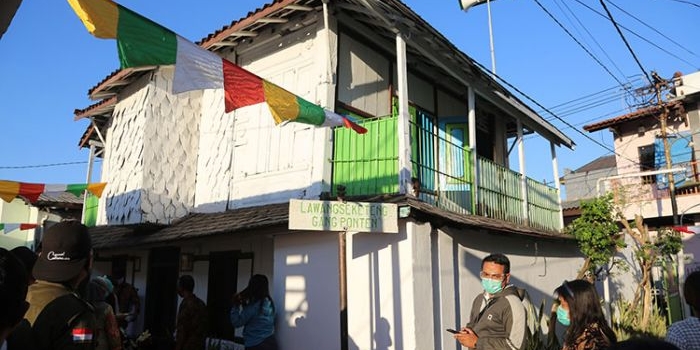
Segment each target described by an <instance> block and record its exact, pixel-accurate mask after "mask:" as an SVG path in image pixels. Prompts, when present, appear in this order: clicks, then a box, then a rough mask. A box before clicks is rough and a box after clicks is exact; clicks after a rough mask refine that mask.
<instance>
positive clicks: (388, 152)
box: [331, 109, 561, 231]
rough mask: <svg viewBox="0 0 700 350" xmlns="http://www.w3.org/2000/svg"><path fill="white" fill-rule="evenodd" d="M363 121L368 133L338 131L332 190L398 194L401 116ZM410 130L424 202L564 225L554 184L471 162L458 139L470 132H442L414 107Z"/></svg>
mask: <svg viewBox="0 0 700 350" xmlns="http://www.w3.org/2000/svg"><path fill="white" fill-rule="evenodd" d="M361 123H362V125H363V126H364V127H366V128H367V129H368V131H369V132H368V133H367V134H365V135H358V134H356V133H354V132H352V131H351V130H348V129H344V128H337V129H336V130H335V135H334V136H335V138H334V151H333V159H332V160H331V161H332V165H333V170H332V171H333V177H332V179H333V180H332V181H333V184H332V185H333V186H332V188H333V191H334V192H335V191H336V185H343V186H345V191H346V195H347V196H372V195H381V194H396V193H399V167H398V164H399V163H398V161H399V157H398V154H399V149H398V135H397V118H396V116H395V115H394V116H386V117H381V118H375V119H366V120H364V121H361ZM410 133H411V144H410V147H411V164H412V169H411V176H412V177H414V178H415V179H417V180H419V181H420V192H419V195H418V198H419V199H421V200H423V201H424V202H427V203H430V204H432V205H434V206H436V207H439V208H442V209H445V210H448V211H452V212H455V213H460V214H464V215H481V216H486V217H490V218H494V219H500V220H504V221H509V222H512V223H516V224H520V225H526V226H530V227H533V228H537V229H542V230H547V231H559V230H560V229H561V211H560V205H559V191H558V190H557V189H556V188H553V187H550V186H547V185H546V184H543V183H540V182H537V181H535V180H533V179H530V178H526V177H523V175H522V174H520V173H518V172H515V171H513V170H510V169H508V168H506V167H504V166H502V165H499V164H496V163H494V162H492V161H490V160H488V159H485V158H483V157H476V162H477V164H476V167H473V166H472V151H471V149H470V148H469V146H468V144H467V143H466V139H465V137H461V135H466V133H462V132H461V131H459V130H457V131H455V130H452V131H450V130H444V129H443V128H442V126H440V125H438V126H436V125H435V123H434V118H432V117H430V116H429V115H426V114H424V113H422V112H420V111H416V110H413V109H412V110H411V123H410ZM474 169H476V176H474V174H473V172H474ZM475 182H476V183H475ZM523 182H524V183H523ZM523 186H525V191H523ZM523 192H525V195H524V193H523ZM524 197H525V198H524Z"/></svg>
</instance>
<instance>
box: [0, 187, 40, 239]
mask: <svg viewBox="0 0 700 350" xmlns="http://www.w3.org/2000/svg"><path fill="white" fill-rule="evenodd" d="M45 215H46V214H42V213H41V212H39V209H38V208H36V207H33V206H31V205H27V203H26V202H25V201H24V200H23V199H21V198H15V199H13V200H12V201H11V202H10V203H7V202H5V201H3V200H0V223H8V224H9V223H13V224H32V223H37V224H41V222H42V219H43V217H44V216H45ZM35 231H36V229H31V230H20V229H16V230H13V231H9V230H7V229H5V230H3V231H0V247H2V248H5V249H12V248H15V247H18V246H26V247H30V248H33V247H34V243H35V242H34V232H35Z"/></svg>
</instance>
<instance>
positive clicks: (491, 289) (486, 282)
mask: <svg viewBox="0 0 700 350" xmlns="http://www.w3.org/2000/svg"><path fill="white" fill-rule="evenodd" d="M481 286H482V287H484V290H485V291H486V293H489V294H496V293H498V292H500V291H501V290H503V281H499V280H492V279H490V278H482V279H481Z"/></svg>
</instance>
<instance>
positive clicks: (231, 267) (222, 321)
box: [207, 251, 253, 340]
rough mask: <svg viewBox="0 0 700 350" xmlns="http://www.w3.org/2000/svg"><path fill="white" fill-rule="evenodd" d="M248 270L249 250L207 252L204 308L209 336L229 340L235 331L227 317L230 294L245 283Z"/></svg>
mask: <svg viewBox="0 0 700 350" xmlns="http://www.w3.org/2000/svg"><path fill="white" fill-rule="evenodd" d="M252 272H253V254H252V253H241V252H240V251H223V252H211V253H209V283H208V291H207V309H208V310H209V332H210V335H211V337H213V338H219V339H227V340H233V338H234V335H235V332H234V331H235V330H234V328H233V326H232V325H231V321H230V317H229V311H230V310H231V297H232V296H233V295H234V294H235V293H236V292H238V291H240V290H242V289H243V288H245V287H246V286H247V285H248V280H250V276H252ZM239 333H240V332H239Z"/></svg>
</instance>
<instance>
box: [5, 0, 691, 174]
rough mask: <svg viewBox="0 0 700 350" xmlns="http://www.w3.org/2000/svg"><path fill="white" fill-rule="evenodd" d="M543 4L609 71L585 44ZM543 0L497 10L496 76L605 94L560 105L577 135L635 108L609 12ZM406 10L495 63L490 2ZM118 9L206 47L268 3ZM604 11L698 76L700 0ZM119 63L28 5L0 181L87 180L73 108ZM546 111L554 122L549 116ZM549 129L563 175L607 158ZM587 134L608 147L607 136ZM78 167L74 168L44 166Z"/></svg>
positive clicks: (624, 2) (67, 15)
mask: <svg viewBox="0 0 700 350" xmlns="http://www.w3.org/2000/svg"><path fill="white" fill-rule="evenodd" d="M537 1H539V3H540V4H542V6H544V7H545V8H546V9H547V10H548V11H550V12H551V13H552V15H553V16H554V17H555V18H556V19H557V20H559V21H560V22H561V23H562V25H563V26H564V27H565V28H567V30H568V31H569V32H570V33H572V34H573V35H574V36H575V37H576V38H577V39H578V40H579V41H580V42H581V43H582V44H584V46H586V47H587V49H588V50H589V51H590V52H591V53H592V54H593V55H594V56H595V57H596V58H598V60H599V61H600V62H601V63H602V65H604V66H605V67H606V68H607V70H608V71H609V72H610V73H608V72H606V69H604V68H602V67H601V65H599V64H598V63H596V61H595V60H594V59H592V58H591V57H590V56H589V55H588V54H587V53H586V52H585V51H584V50H583V49H582V48H580V47H579V46H578V45H577V44H576V43H575V42H574V40H572V39H571V38H570V37H569V36H568V35H567V34H566V33H565V32H564V30H562V29H561V28H560V27H559V26H558V25H557V24H556V23H555V22H554V21H553V20H552V19H551V18H550V17H549V16H548V15H547V14H546V13H545V11H543V10H542V9H541V8H540V7H539V6H538V4H537ZM537 1H535V0H495V1H493V2H492V3H491V12H492V20H493V30H494V42H495V56H496V71H497V73H498V75H499V76H501V77H503V78H504V79H506V80H507V81H509V82H510V83H512V84H513V85H515V86H517V87H518V88H519V89H521V90H522V91H524V92H525V93H526V94H528V95H529V96H531V97H532V98H534V99H535V100H536V101H538V102H539V103H540V104H542V105H543V106H545V107H548V108H553V107H555V106H558V105H560V104H562V103H565V102H567V101H571V100H575V99H578V98H581V97H583V96H588V95H591V94H595V93H599V92H601V91H603V90H605V92H604V93H601V94H596V95H594V96H592V97H590V98H589V100H588V102H589V103H590V104H592V105H597V104H602V105H600V106H597V107H592V106H580V105H579V106H571V105H569V108H564V107H558V108H554V109H553V110H554V111H555V112H557V113H559V114H560V116H562V118H563V119H564V120H566V122H567V123H569V124H571V125H574V126H576V127H577V128H578V129H579V130H581V127H582V126H583V125H584V124H589V123H591V122H594V121H597V120H601V119H607V118H610V117H613V116H615V115H619V114H622V113H625V112H627V111H628V108H629V102H630V101H631V100H630V99H625V98H624V97H623V96H622V94H621V93H620V91H619V90H620V87H619V84H618V81H616V80H619V81H620V82H622V83H627V82H630V83H632V84H633V86H634V87H639V86H641V85H643V84H644V81H643V80H641V79H642V78H641V75H640V74H641V73H642V71H641V69H640V68H639V66H638V65H637V63H635V61H634V59H633V58H632V56H631V54H630V53H629V51H628V50H627V49H626V48H625V46H624V44H623V42H622V41H621V39H620V37H619V35H618V34H617V32H616V31H615V29H614V27H613V26H612V24H611V23H610V22H609V21H608V20H606V19H605V18H603V17H602V16H600V15H599V14H596V13H595V12H594V11H593V10H595V11H598V12H599V13H603V14H604V13H605V12H604V10H603V9H602V7H601V5H600V2H599V1H594V0H537ZM405 2H406V3H407V4H408V5H409V6H410V7H411V8H412V9H413V10H415V11H416V12H417V13H418V14H419V15H420V16H422V17H423V18H424V19H425V20H426V21H428V22H429V23H431V24H432V25H433V26H434V27H435V28H436V29H437V30H438V31H440V32H442V33H443V34H444V35H445V36H446V37H447V38H448V39H450V40H451V41H452V42H453V43H454V44H455V45H456V46H457V47H458V48H459V49H461V50H462V51H464V52H465V53H467V55H469V56H471V57H472V58H474V59H475V60H476V61H478V62H480V63H481V64H483V65H484V66H486V67H490V66H491V59H490V51H489V39H488V38H489V36H488V25H487V8H486V6H485V5H481V6H477V7H474V8H472V9H470V10H469V11H468V12H462V11H460V9H459V5H458V1H457V0H432V1H428V0H405ZM120 3H121V4H122V5H124V6H126V7H129V8H131V9H132V10H134V11H136V12H139V13H141V14H142V15H144V16H146V17H149V18H151V19H153V20H154V21H156V22H158V23H160V24H162V25H164V26H166V27H168V28H170V29H172V30H174V31H175V32H177V33H179V34H180V35H182V36H184V37H186V38H188V39H190V40H192V41H198V40H199V39H201V38H203V37H205V36H206V35H208V34H210V33H212V32H214V31H215V30H216V29H219V28H221V27H222V26H225V25H228V24H229V23H231V21H233V20H237V19H239V18H241V17H242V16H245V15H246V14H247V13H248V12H249V11H252V10H254V9H255V8H257V7H260V6H262V5H263V4H264V3H265V2H264V1H262V0H255V1H253V0H235V1H231V0H226V1H222V0H209V1H204V2H191V1H167V2H166V1H153V0H151V1H136V0H124V1H121V2H120ZM581 3H583V4H586V5H588V6H589V7H590V8H591V9H593V10H591V9H589V8H586V7H584V6H582V5H581ZM606 4H607V5H608V8H609V9H610V11H611V12H612V14H613V16H614V17H615V19H616V20H617V21H618V22H619V23H620V24H622V25H623V26H625V27H627V28H629V29H631V30H632V31H634V32H635V33H636V34H637V35H639V36H641V37H643V38H645V39H646V40H648V41H650V42H651V43H653V44H655V45H657V46H659V47H661V48H663V49H664V50H667V51H668V52H669V53H670V54H669V53H665V52H663V51H662V50H661V49H659V48H656V47H654V46H653V45H652V44H650V43H648V42H645V41H644V40H643V39H640V38H639V37H637V36H636V35H635V34H631V33H629V32H627V31H624V30H623V33H624V34H625V36H626V38H627V39H628V40H629V42H630V45H631V47H632V49H633V50H634V52H635V53H636V55H637V57H638V58H639V60H640V62H641V64H642V66H643V67H644V69H645V70H646V71H647V72H648V71H650V70H656V71H657V72H658V73H659V74H660V75H661V76H662V77H666V78H669V77H671V76H672V75H673V72H675V71H681V72H683V73H691V72H694V71H697V70H699V69H700V57H699V56H698V55H700V40H698V38H697V33H698V32H700V24H699V23H700V22H698V21H697V18H699V17H700V0H612V2H611V1H609V0H606ZM618 7H619V8H622V9H623V10H624V11H625V12H627V13H625V12H623V11H621V10H620V9H618ZM630 15H632V16H634V17H632V16H630ZM635 17H636V19H635ZM638 20H641V22H640V21H638ZM642 22H644V23H645V24H646V25H649V26H651V27H652V28H654V29H655V30H657V31H659V32H661V33H662V34H663V35H665V36H667V37H669V38H670V39H672V40H673V41H675V43H674V42H673V41H670V40H669V39H667V38H664V37H663V36H662V35H660V34H659V33H656V32H655V31H654V30H652V29H650V28H648V27H647V26H645V24H643V23H642ZM601 48H602V49H601ZM674 56H677V57H674ZM684 61H687V62H684ZM118 66H119V64H118V61H117V52H116V44H115V41H114V40H102V39H97V38H94V37H93V36H91V35H90V34H88V32H87V31H86V30H85V28H84V27H83V25H82V24H81V23H80V21H79V20H78V18H77V17H76V16H75V14H74V13H73V12H72V10H71V8H70V6H69V5H68V3H67V2H66V1H57V0H25V1H24V2H23V3H22V5H21V6H20V8H19V10H18V11H17V14H16V15H15V18H14V20H13V21H12V24H11V25H10V27H9V29H8V30H7V32H6V33H5V34H4V36H3V37H2V38H1V39H0V77H1V81H2V83H1V84H0V105H1V106H2V108H0V121H1V124H0V125H1V126H2V127H1V129H2V137H1V138H0V149H2V150H3V151H2V154H1V155H0V179H5V180H14V181H23V182H44V183H78V182H84V181H85V179H86V170H87V164H86V162H87V158H88V152H87V150H86V149H83V150H79V149H78V146H77V144H78V141H79V139H80V136H81V135H82V133H83V132H84V131H85V129H86V127H87V126H88V121H87V120H80V121H73V110H74V109H76V108H78V109H80V108H84V107H87V106H89V105H91V104H93V103H95V101H90V100H89V99H88V98H87V91H88V90H89V89H90V88H91V87H93V86H94V85H95V84H97V83H98V82H99V81H101V80H102V79H103V78H104V77H106V76H107V75H108V74H110V73H111V72H113V71H114V70H115V69H116V68H118ZM613 76H615V78H613ZM616 86H617V87H616ZM525 102H527V103H528V104H530V105H531V106H532V107H533V109H535V110H536V111H539V110H540V108H539V107H537V106H535V105H534V104H533V103H531V102H529V101H527V100H525ZM577 109H581V111H576V110H577ZM543 115H544V116H545V117H547V118H550V116H549V115H547V114H546V113H544V114H543ZM552 123H553V124H554V125H555V126H557V127H559V128H561V129H562V130H563V131H564V132H565V133H566V134H567V135H569V136H570V137H571V138H572V139H574V141H575V142H576V143H577V147H576V149H575V151H570V150H567V149H559V150H558V155H559V165H560V166H559V168H560V174H561V173H562V172H563V169H564V168H571V169H575V168H578V167H580V166H582V165H583V164H585V163H587V162H589V161H591V160H593V159H595V158H597V157H599V156H602V155H605V154H609V153H610V152H609V151H608V150H606V149H604V148H602V147H600V146H598V145H596V144H595V143H594V142H592V141H590V140H588V139H586V138H585V137H584V136H582V135H581V134H579V133H578V132H576V131H575V130H572V129H570V128H568V127H567V126H566V125H565V124H564V123H563V122H561V121H559V120H557V119H554V120H553V121H552ZM586 134H588V133H586ZM589 135H590V136H591V137H592V138H594V139H595V140H597V141H599V142H601V143H603V144H607V145H608V146H609V148H611V149H612V139H611V137H610V134H609V133H608V132H607V131H602V132H598V133H594V134H589ZM526 150H527V152H526V164H527V173H528V175H529V176H531V177H533V178H535V179H537V180H547V181H551V180H552V178H553V177H552V170H551V161H550V157H549V145H548V143H546V142H543V140H542V139H541V138H537V137H534V138H533V137H528V138H526ZM545 155H546V156H545ZM74 162H75V163H77V164H72V165H61V166H48V165H51V164H56V163H74ZM33 166H39V167H33ZM14 167H20V168H14ZM95 179H97V178H95Z"/></svg>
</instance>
